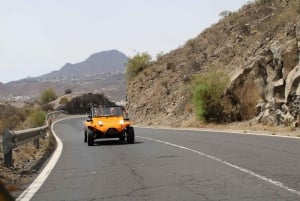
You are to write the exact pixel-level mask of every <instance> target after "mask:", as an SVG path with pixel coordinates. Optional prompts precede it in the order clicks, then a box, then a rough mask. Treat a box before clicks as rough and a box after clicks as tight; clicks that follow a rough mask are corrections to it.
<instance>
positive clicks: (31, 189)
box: [16, 119, 66, 201]
mask: <svg viewBox="0 0 300 201" xmlns="http://www.w3.org/2000/svg"><path fill="white" fill-rule="evenodd" d="M63 120H66V119H60V120H58V121H55V122H54V123H53V124H52V125H51V132H52V134H53V136H54V138H55V140H56V143H57V146H56V149H55V151H54V153H53V154H52V156H51V159H50V160H49V162H48V163H47V165H46V166H45V167H44V169H43V170H42V172H41V173H40V174H39V175H38V176H37V177H36V179H35V180H34V181H33V182H32V183H31V184H30V185H29V186H28V187H27V188H26V189H25V190H24V191H23V193H22V194H21V195H20V196H19V197H18V198H17V199H16V201H29V200H30V199H31V198H32V197H33V196H34V195H35V193H36V192H37V191H38V190H39V189H40V187H41V186H42V185H43V183H44V182H45V181H46V179H47V178H48V176H49V175H50V173H51V172H52V170H53V168H54V167H55V165H56V163H57V161H58V160H59V158H60V156H61V153H62V151H63V144H62V141H61V140H60V139H59V137H58V136H57V135H56V133H55V132H54V130H53V126H54V125H55V124H56V123H58V122H60V121H63Z"/></svg>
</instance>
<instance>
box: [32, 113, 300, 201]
mask: <svg viewBox="0 0 300 201" xmlns="http://www.w3.org/2000/svg"><path fill="white" fill-rule="evenodd" d="M83 120H84V118H77V119H69V120H64V121H60V122H58V123H56V124H55V125H54V126H53V128H54V131H55V133H56V134H57V136H58V137H59V138H60V139H61V141H62V143H63V151H62V154H61V156H60V158H59V160H58V162H57V163H56V165H55V168H54V169H53V170H52V172H51V173H50V175H49V177H48V178H47V180H46V181H45V183H44V184H43V185H42V186H41V188H40V189H39V190H38V191H37V193H36V194H35V195H34V196H33V198H32V199H31V200H34V201H41V200H43V201H48V200H51V201H52V200H53V201H54V200H55V201H98V200H105V201H112V200H122V201H126V200H128V201H129V200H130V201H132V200H136V201H141V200H164V201H168V200H170V201H175V200H178V201H182V200H185V201H187V200H209V201H217V200H228V201H250V200H256V201H257V200H262V201H267V200H270V201H271V200H272V201H274V200H278V201H279V200H280V201H282V200H290V201H295V200H300V162H299V161H300V141H299V140H298V139H290V138H279V137H269V136H254V135H246V134H230V133H218V132H205V131H201V132H200V131H186V130H163V129H145V128H135V133H136V143H135V144H126V143H120V142H119V141H117V140H106V141H100V142H97V143H96V145H95V146H93V147H89V146H87V144H86V143H84V142H83V133H82V129H83V128H82V122H83Z"/></svg>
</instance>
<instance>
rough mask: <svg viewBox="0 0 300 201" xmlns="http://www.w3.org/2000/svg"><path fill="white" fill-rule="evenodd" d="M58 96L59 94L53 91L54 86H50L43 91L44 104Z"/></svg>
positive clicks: (42, 99) (42, 101)
mask: <svg viewBox="0 0 300 201" xmlns="http://www.w3.org/2000/svg"><path fill="white" fill-rule="evenodd" d="M56 98H57V95H56V94H55V92H54V91H53V89H52V88H48V89H46V90H44V91H42V93H41V96H40V99H41V103H42V104H46V103H49V102H51V101H53V100H55V99H56Z"/></svg>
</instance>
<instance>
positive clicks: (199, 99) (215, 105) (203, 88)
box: [192, 72, 229, 122]
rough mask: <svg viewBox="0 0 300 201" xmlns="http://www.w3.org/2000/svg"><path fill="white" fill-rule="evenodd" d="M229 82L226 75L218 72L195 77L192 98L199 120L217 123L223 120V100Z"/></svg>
mask: <svg viewBox="0 0 300 201" xmlns="http://www.w3.org/2000/svg"><path fill="white" fill-rule="evenodd" d="M228 80H229V79H228V77H227V76H226V75H225V74H223V73H218V72H211V73H208V74H206V75H198V76H196V77H194V79H193V88H192V98H193V104H194V107H195V109H196V116H197V117H198V118H199V119H201V120H205V121H215V122H219V121H220V120H221V119H222V115H223V106H222V103H221V98H222V95H223V94H224V90H225V87H226V85H227V83H228Z"/></svg>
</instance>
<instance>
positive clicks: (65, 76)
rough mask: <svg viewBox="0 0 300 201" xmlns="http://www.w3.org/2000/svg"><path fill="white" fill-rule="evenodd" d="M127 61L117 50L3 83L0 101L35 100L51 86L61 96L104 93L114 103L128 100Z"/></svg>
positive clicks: (0, 86)
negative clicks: (33, 75)
mask: <svg viewBox="0 0 300 201" xmlns="http://www.w3.org/2000/svg"><path fill="white" fill-rule="evenodd" d="M127 60H128V58H127V56H126V55H125V54H123V53H122V52H119V51H118V50H110V51H103V52H98V53H95V54H92V55H91V56H89V57H88V58H87V59H86V60H84V61H82V62H79V63H76V64H70V63H67V64H65V65H64V66H63V67H61V68H60V70H57V71H52V72H50V73H48V74H45V75H42V76H39V77H29V78H25V79H21V80H17V81H12V82H9V83H7V84H0V89H1V90H0V100H1V99H2V100H9V101H14V100H22V101H23V100H28V99H36V98H37V97H38V96H39V95H40V93H41V91H43V90H45V89H48V88H49V87H52V88H53V90H54V91H55V92H56V93H57V94H58V95H63V94H64V93H65V90H67V89H71V90H72V92H94V93H104V94H105V95H106V97H108V98H109V99H110V100H112V101H121V100H124V99H125V96H126V95H125V94H126V85H125V79H124V77H125V74H124V72H125V63H126V62H127Z"/></svg>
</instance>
